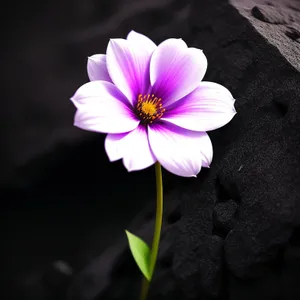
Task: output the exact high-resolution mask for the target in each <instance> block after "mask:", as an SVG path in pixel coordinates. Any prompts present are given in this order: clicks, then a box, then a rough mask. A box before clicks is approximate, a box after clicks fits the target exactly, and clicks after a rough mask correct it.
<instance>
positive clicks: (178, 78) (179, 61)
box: [150, 39, 207, 106]
mask: <svg viewBox="0 0 300 300" xmlns="http://www.w3.org/2000/svg"><path fill="white" fill-rule="evenodd" d="M206 69H207V59H206V56H205V55H204V53H203V51H202V50H200V49H196V48H188V47H187V45H186V43H185V42H184V41H183V40H181V39H168V40H166V41H164V42H162V43H161V44H160V45H158V47H157V49H156V50H155V51H154V53H153V55H152V58H151V62H150V81H151V85H152V86H153V90H152V91H153V93H154V94H155V95H156V96H158V97H161V98H162V101H163V104H164V106H168V105H170V104H172V103H173V102H175V101H177V100H179V99H181V98H183V97H184V96H186V95H188V94H189V93H191V92H192V91H193V90H194V89H195V88H196V87H197V86H199V83H200V82H201V80H202V79H203V77H204V75H205V72H206Z"/></svg>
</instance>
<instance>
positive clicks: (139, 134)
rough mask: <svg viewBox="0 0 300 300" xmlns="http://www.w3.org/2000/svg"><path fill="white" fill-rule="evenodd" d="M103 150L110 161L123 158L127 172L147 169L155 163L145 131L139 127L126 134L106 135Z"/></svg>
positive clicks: (142, 127)
mask: <svg viewBox="0 0 300 300" xmlns="http://www.w3.org/2000/svg"><path fill="white" fill-rule="evenodd" d="M105 150H106V153H107V155H108V158H109V160H110V161H115V160H118V159H121V158H123V163H124V166H125V168H126V169H127V170H128V171H129V172H130V171H136V170H142V169H145V168H148V167H149V166H151V165H153V164H154V163H155V162H156V158H155V156H154V155H153V153H152V151H151V149H150V146H149V142H148V135H147V130H146V128H145V127H144V126H141V125H140V126H138V127H137V128H136V129H134V130H133V131H131V132H129V133H126V134H108V135H107V137H106V139H105Z"/></svg>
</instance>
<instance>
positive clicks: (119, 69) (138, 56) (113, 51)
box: [106, 32, 155, 106]
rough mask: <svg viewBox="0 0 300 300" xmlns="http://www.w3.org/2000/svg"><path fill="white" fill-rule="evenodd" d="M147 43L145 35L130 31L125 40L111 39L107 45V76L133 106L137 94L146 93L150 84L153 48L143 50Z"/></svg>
mask: <svg viewBox="0 0 300 300" xmlns="http://www.w3.org/2000/svg"><path fill="white" fill-rule="evenodd" d="M145 41H146V44H145ZM148 44H149V41H148V38H147V37H145V36H143V35H142V34H138V33H135V32H132V33H130V34H129V36H128V39H127V40H125V39H111V40H110V42H109V44H108V46H107V51H106V61H107V69H108V73H109V76H110V78H111V79H112V81H113V83H114V84H115V85H116V86H117V87H118V89H119V90H120V91H121V92H122V93H123V94H124V95H125V96H126V97H127V98H128V100H129V101H130V103H131V104H132V105H133V106H134V105H135V103H136V101H137V97H138V94H140V93H141V94H145V93H147V92H148V90H149V86H150V74H149V68H150V58H151V56H152V53H153V51H154V49H155V48H154V46H153V45H152V46H153V47H150V48H149V49H147V50H145V46H146V45H148Z"/></svg>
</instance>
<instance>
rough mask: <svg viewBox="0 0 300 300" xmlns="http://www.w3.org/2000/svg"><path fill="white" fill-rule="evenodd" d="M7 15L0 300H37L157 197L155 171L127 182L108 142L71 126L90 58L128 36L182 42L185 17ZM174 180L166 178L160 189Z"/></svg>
mask: <svg viewBox="0 0 300 300" xmlns="http://www.w3.org/2000/svg"><path fill="white" fill-rule="evenodd" d="M5 5H6V6H5V7H3V8H2V9H1V10H2V14H3V18H2V23H3V24H2V47H1V50H0V51H1V57H2V59H1V86H2V88H1V91H2V97H1V98H2V106H1V126H0V130H1V131H0V133H1V140H2V145H1V150H0V151H1V155H0V159H1V167H0V186H1V189H0V197H1V209H0V220H1V249H2V251H1V252H2V255H1V258H0V260H1V266H2V271H1V274H2V277H3V280H2V283H3V287H2V288H1V289H0V297H1V298H2V299H31V300H33V299H39V300H43V299H48V298H47V297H50V296H49V290H51V289H53V286H55V285H60V284H61V282H67V281H68V280H70V279H71V278H72V276H73V275H74V274H76V272H78V271H79V270H81V269H82V268H83V266H85V265H86V264H87V263H88V262H89V261H91V259H93V258H94V257H96V256H98V255H99V254H100V253H101V252H102V251H103V250H104V249H106V248H107V247H108V246H109V245H111V244H112V243H113V242H115V241H116V239H117V236H118V237H119V236H120V235H122V233H123V229H125V228H126V227H127V226H128V225H129V223H130V220H131V219H132V218H133V217H134V216H135V215H136V213H137V212H138V211H140V209H142V208H143V207H145V205H146V204H147V203H149V199H153V196H154V192H155V186H154V170H153V169H152V168H149V169H147V170H144V171H141V172H137V173H128V172H127V171H126V169H125V168H124V167H123V165H122V163H121V162H116V163H109V161H108V159H107V156H106V154H105V152H104V148H103V142H104V135H101V134H95V133H90V132H84V131H82V130H80V129H78V128H75V127H74V126H73V117H74V113H75V108H74V107H73V105H72V103H71V102H70V101H69V98H70V97H71V96H72V95H73V94H74V92H75V91H76V89H77V88H78V87H79V86H80V85H82V84H83V83H85V82H87V81H88V77H87V73H86V63H87V57H88V56H89V55H92V54H96V53H105V51H106V46H107V43H108V40H109V38H113V37H119V38H125V37H126V35H127V34H128V32H129V31H130V30H132V29H133V30H135V31H138V32H141V33H143V34H146V35H148V36H149V37H150V38H152V39H153V40H154V41H155V42H156V43H159V42H161V41H162V40H163V39H165V38H167V37H183V38H184V37H187V34H188V22H187V21H188V15H189V13H190V9H191V7H190V1H186V0H142V1H141V0H61V1H57V0H54V1H33V0H29V1H25V2H24V1H13V2H8V3H6V4H5ZM176 180H177V179H176V178H175V176H174V177H173V176H172V175H170V174H168V175H166V178H165V181H166V183H165V189H168V187H169V186H171V185H174V182H176ZM55 288H56V287H55ZM50 298H51V297H50ZM56 299H58V298H56Z"/></svg>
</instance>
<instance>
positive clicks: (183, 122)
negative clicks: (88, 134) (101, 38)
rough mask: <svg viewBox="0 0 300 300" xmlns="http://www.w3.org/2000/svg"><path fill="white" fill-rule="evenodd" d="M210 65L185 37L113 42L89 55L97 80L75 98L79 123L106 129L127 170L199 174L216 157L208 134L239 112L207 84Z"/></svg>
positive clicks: (223, 92) (222, 91)
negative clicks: (157, 166)
mask: <svg viewBox="0 0 300 300" xmlns="http://www.w3.org/2000/svg"><path fill="white" fill-rule="evenodd" d="M206 68H207V60H206V57H205V55H204V54H203V52H202V50H199V49H196V48H188V47H187V45H186V43H185V42H184V41H183V40H182V39H174V38H171V39H168V40H165V41H164V42H162V43H161V44H159V45H158V46H156V45H155V44H154V43H153V42H152V41H151V40H150V39H149V38H147V37H146V36H144V35H142V34H139V33H137V32H134V31H131V32H130V33H129V34H128V36H127V39H111V40H110V41H109V43H108V46H107V50H106V55H105V54H97V55H93V56H91V57H89V59H88V65H87V70H88V75H89V78H90V80H91V82H88V83H86V84H84V85H83V86H81V87H80V88H79V89H78V90H77V91H76V93H75V95H74V96H73V97H72V98H71V100H72V101H73V103H74V105H75V106H76V108H77V112H76V115H75V122H74V125H75V126H77V127H79V128H82V129H85V130H90V131H96V132H102V133H108V135H107V137H106V140H105V150H106V153H107V155H108V157H109V159H110V161H116V160H118V159H121V158H122V159H123V163H124V165H125V167H126V168H127V170H128V171H134V170H141V169H144V168H147V167H149V166H151V165H152V164H154V163H155V162H156V161H158V162H159V163H160V164H161V165H162V166H163V167H164V168H165V169H167V170H168V171H170V172H172V173H174V174H176V175H179V176H184V177H190V176H196V174H198V173H199V172H200V170H201V166H203V167H209V165H210V163H211V161H212V156H213V150H212V144H211V141H210V138H209V136H208V135H207V133H206V132H205V131H209V130H214V129H217V128H219V127H222V126H224V125H225V124H227V123H228V122H229V121H230V120H231V119H232V118H233V116H234V115H235V113H236V111H235V109H234V101H235V100H234V99H233V97H232V95H231V93H230V92H229V91H228V90H227V89H226V88H225V87H223V86H221V85H219V84H217V83H213V82H207V81H202V82H201V80H202V79H203V76H204V74H205V72H206Z"/></svg>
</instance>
